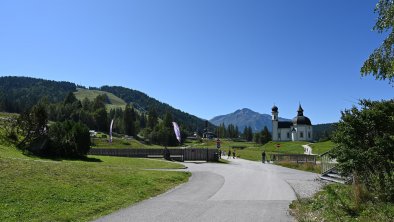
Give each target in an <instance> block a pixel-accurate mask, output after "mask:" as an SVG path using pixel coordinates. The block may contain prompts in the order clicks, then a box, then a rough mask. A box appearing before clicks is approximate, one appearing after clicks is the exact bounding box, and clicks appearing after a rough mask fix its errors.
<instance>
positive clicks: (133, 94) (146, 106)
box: [100, 86, 215, 133]
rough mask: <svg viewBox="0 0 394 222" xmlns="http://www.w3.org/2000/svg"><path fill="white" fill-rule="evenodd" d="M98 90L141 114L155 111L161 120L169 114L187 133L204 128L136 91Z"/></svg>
mask: <svg viewBox="0 0 394 222" xmlns="http://www.w3.org/2000/svg"><path fill="white" fill-rule="evenodd" d="M100 90H102V91H106V92H110V93H112V94H114V95H115V96H117V97H119V98H121V99H123V100H124V101H125V102H127V103H132V104H133V107H135V108H136V109H138V110H140V111H142V112H149V111H151V110H155V112H156V113H157V115H158V117H159V118H162V119H164V116H165V114H166V113H167V112H169V113H171V114H172V117H173V119H174V121H176V122H178V123H179V125H181V126H182V127H184V129H186V130H187V131H188V132H189V133H192V132H194V131H195V130H201V131H202V130H203V129H204V128H205V122H204V120H202V119H200V118H198V117H196V116H193V115H190V114H188V113H185V112H183V111H181V110H179V109H175V108H173V107H171V106H170V105H168V104H166V103H162V102H160V101H158V100H156V99H154V98H151V97H149V96H148V95H146V94H145V93H142V92H139V91H137V90H133V89H128V88H125V87H120V86H102V87H101V88H100ZM209 128H210V129H211V130H213V129H214V128H215V126H214V125H212V124H211V123H209Z"/></svg>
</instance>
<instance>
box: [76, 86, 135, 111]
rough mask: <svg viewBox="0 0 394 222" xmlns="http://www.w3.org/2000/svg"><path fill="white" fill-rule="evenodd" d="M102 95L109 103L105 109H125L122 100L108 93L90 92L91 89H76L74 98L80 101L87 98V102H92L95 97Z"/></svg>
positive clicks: (124, 103)
mask: <svg viewBox="0 0 394 222" xmlns="http://www.w3.org/2000/svg"><path fill="white" fill-rule="evenodd" d="M103 94H106V95H107V97H108V100H109V103H108V104H106V106H107V109H115V108H122V109H124V108H125V106H126V104H127V103H126V102H125V101H124V100H123V99H121V98H119V97H117V96H115V95H114V94H112V93H110V92H104V91H100V90H92V89H83V88H77V91H76V92H74V95H75V97H77V99H78V100H80V101H82V100H84V99H85V98H88V99H89V100H91V101H93V100H94V99H95V98H96V97H97V96H99V95H103Z"/></svg>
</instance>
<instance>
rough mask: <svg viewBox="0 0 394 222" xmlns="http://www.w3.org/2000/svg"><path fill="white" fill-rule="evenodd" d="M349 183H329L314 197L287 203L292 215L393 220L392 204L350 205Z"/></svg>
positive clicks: (303, 218)
mask: <svg viewBox="0 0 394 222" xmlns="http://www.w3.org/2000/svg"><path fill="white" fill-rule="evenodd" d="M354 202H355V201H354V197H353V195H352V189H351V186H350V185H341V184H331V185H327V186H326V187H324V188H323V190H322V191H320V192H319V193H317V194H316V195H315V196H314V197H312V198H308V199H301V200H295V201H293V202H292V203H291V204H290V208H291V212H292V214H293V216H295V217H296V219H297V220H298V221H300V222H304V221H305V222H306V221H338V222H339V221H341V222H342V221H349V222H350V221H365V222H367V221H368V222H369V221H382V222H384V221H394V219H393V218H394V204H392V203H382V202H378V201H376V200H368V201H364V203H361V204H360V205H359V206H358V207H356V205H355V204H354Z"/></svg>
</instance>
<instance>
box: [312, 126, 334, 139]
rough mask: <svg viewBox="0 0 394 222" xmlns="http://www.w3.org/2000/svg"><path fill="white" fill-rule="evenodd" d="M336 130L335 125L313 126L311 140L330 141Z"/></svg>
mask: <svg viewBox="0 0 394 222" xmlns="http://www.w3.org/2000/svg"><path fill="white" fill-rule="evenodd" d="M335 129H336V123H325V124H317V125H314V126H313V140H315V141H325V140H330V139H331V136H332V133H333V132H334V131H335Z"/></svg>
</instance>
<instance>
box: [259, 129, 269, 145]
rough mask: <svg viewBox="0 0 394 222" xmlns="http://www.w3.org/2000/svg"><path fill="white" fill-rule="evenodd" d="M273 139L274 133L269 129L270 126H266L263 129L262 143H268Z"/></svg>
mask: <svg viewBox="0 0 394 222" xmlns="http://www.w3.org/2000/svg"><path fill="white" fill-rule="evenodd" d="M271 140H272V135H271V133H270V132H269V131H268V128H267V127H266V126H264V129H263V130H262V131H261V144H266V143H268V142H269V141H271Z"/></svg>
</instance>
